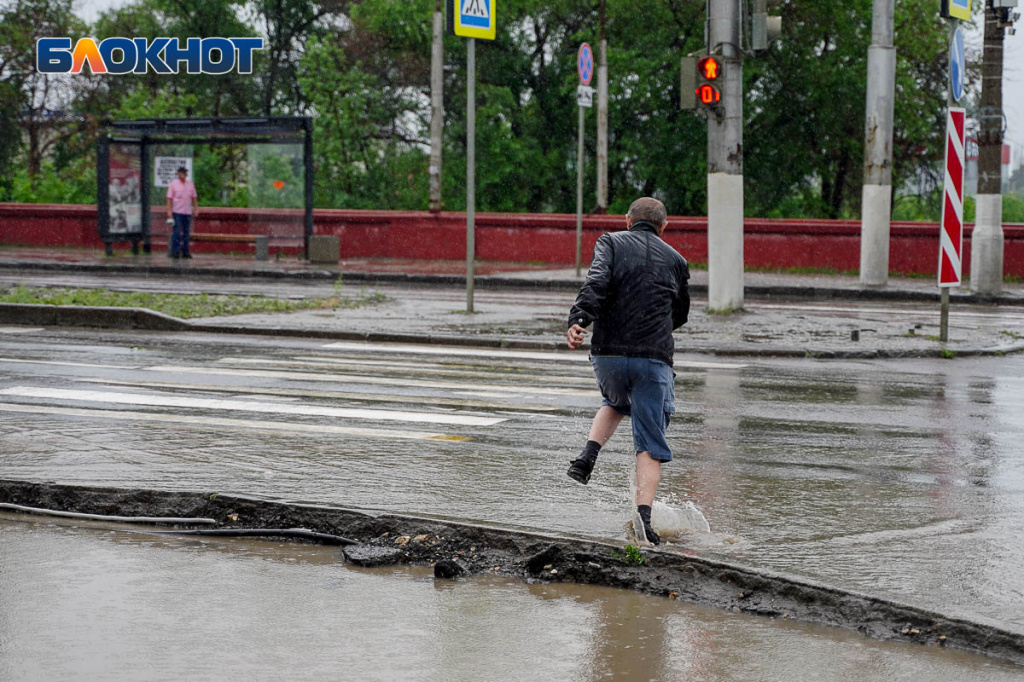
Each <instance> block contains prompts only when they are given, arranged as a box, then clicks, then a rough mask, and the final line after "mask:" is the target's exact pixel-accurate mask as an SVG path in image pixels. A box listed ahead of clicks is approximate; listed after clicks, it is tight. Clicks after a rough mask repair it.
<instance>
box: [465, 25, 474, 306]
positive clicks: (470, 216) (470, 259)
mask: <svg viewBox="0 0 1024 682" xmlns="http://www.w3.org/2000/svg"><path fill="white" fill-rule="evenodd" d="M475 260H476V38H469V40H468V42H467V45H466V312H467V313H471V312H473V284H474V281H473V276H474V269H475V267H476V263H475Z"/></svg>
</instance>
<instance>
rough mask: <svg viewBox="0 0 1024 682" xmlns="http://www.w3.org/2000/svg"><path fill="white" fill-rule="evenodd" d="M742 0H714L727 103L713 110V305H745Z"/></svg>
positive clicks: (711, 29)
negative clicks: (740, 46) (740, 47)
mask: <svg viewBox="0 0 1024 682" xmlns="http://www.w3.org/2000/svg"><path fill="white" fill-rule="evenodd" d="M741 1H742V0H710V2H709V4H708V39H709V40H708V49H709V50H710V52H711V54H717V55H719V56H720V57H721V59H722V78H721V82H722V103H721V105H719V106H718V107H717V108H715V109H712V110H711V112H710V113H709V115H708V308H709V309H710V310H720V311H732V310H736V309H739V308H742V307H743V53H742V52H741V51H740V49H739V45H740V18H741V17H742V10H741Z"/></svg>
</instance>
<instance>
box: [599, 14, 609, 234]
mask: <svg viewBox="0 0 1024 682" xmlns="http://www.w3.org/2000/svg"><path fill="white" fill-rule="evenodd" d="M604 26H605V3H604V0H602V2H601V36H600V40H598V49H600V50H601V54H600V56H599V57H598V65H597V212H598V213H601V214H604V213H607V212H608V39H607V38H605V34H604Z"/></svg>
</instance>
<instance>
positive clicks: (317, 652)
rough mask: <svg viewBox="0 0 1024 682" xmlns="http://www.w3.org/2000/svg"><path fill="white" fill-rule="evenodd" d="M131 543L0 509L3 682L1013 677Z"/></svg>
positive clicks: (835, 642)
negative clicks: (7, 681) (4, 512)
mask: <svg viewBox="0 0 1024 682" xmlns="http://www.w3.org/2000/svg"><path fill="white" fill-rule="evenodd" d="M139 530H144V529H139ZM131 531H132V529H131V528H130V527H125V526H119V527H116V528H111V527H107V526H104V525H103V524H97V523H82V522H77V523H76V524H74V525H70V524H68V523H66V522H59V521H53V520H48V519H39V518H38V517H25V516H17V515H7V514H0V537H2V538H3V548H4V551H3V552H0V597H2V599H0V603H2V604H3V608H0V632H3V637H2V638H0V679H5V680H34V679H46V680H54V681H62V680H76V681H78V680H81V681H93V680H97V681H98V680H104V681H106V680H115V679H131V680H138V681H149V680H181V679H188V680H197V681H201V680H222V679H225V678H230V679H239V678H243V677H244V678H246V679H251V680H275V679H282V678H285V677H289V678H296V679H303V680H334V679H339V678H341V679H360V680H395V679H402V680H409V679H416V680H450V681H452V682H459V681H463V680H465V681H469V680H481V679H500V680H509V681H515V680H535V679H553V680H554V679H557V680H601V679H622V680H626V679H628V680H682V679H693V680H701V681H702V682H728V681H737V682H739V681H743V682H748V681H750V680H803V681H806V682H815V681H818V680H820V681H823V682H825V681H828V682H832V681H834V680H858V682H874V681H878V682H882V681H885V682H888V681H889V680H911V679H914V680H919V679H920V680H957V679H969V680H972V681H976V682H1001V681H1003V680H1015V679H1019V677H1020V669H1019V668H1018V667H1015V666H1011V665H1008V664H1002V663H999V662H997V661H993V660H990V659H986V658H983V657H979V656H972V655H967V654H963V653H958V652H955V651H948V650H941V649H935V648H930V649H925V648H922V647H919V646H912V645H904V644H891V643H882V642H875V641H872V640H868V639H866V638H864V637H861V636H860V635H857V634H855V633H847V632H843V631H837V630H835V629H832V628H825V627H816V626H809V625H804V624H799V623H793V622H784V621H775V620H769V619H765V618H752V617H749V616H743V615H739V614H732V613H726V612H722V611H718V610H714V609H707V608H702V607H698V606H693V605H689V604H684V603H680V602H675V601H670V600H668V599H664V598H658V597H648V596H644V595H638V594H635V593H632V592H630V591H626V590H614V589H610V588H597V587H589V586H580V585H572V584H559V585H551V584H524V583H523V582H521V581H519V580H515V579H510V578H506V577H495V576H478V577H473V578H470V579H464V580H460V581H458V582H451V581H436V580H434V579H433V577H432V575H431V574H430V572H429V569H424V568H399V569H395V568H388V569H360V568H355V567H352V566H349V565H346V564H344V563H343V562H341V561H340V560H339V556H338V550H336V549H329V548H324V547H316V546H309V545H297V544H288V543H280V542H267V541H251V540H237V539H203V540H197V539H192V538H167V537H155V536H152V535H149V534H146V533H144V532H143V533H135V532H131ZM57 613H59V614H60V616H59V618H55V617H54V614H57Z"/></svg>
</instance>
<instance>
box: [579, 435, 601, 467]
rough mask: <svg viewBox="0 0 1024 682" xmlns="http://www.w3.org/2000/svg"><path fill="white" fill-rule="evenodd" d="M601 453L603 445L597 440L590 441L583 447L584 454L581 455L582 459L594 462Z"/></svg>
mask: <svg viewBox="0 0 1024 682" xmlns="http://www.w3.org/2000/svg"><path fill="white" fill-rule="evenodd" d="M600 452H601V444H600V443H598V442H597V441H596V440H588V441H587V444H586V445H584V446H583V452H581V453H580V457H581V458H583V459H589V460H590V461H592V462H593V461H595V460H596V459H597V455H598V453H600Z"/></svg>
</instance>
